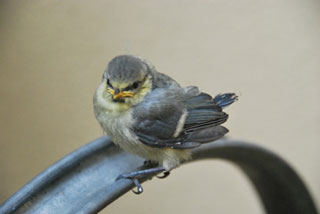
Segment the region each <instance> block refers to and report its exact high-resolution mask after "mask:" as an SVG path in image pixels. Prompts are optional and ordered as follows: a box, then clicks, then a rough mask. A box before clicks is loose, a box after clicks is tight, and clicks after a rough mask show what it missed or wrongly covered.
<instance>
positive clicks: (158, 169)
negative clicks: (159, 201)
mask: <svg viewBox="0 0 320 214" xmlns="http://www.w3.org/2000/svg"><path fill="white" fill-rule="evenodd" d="M164 171H166V170H165V169H164V168H163V167H162V166H159V167H155V168H150V169H143V170H138V171H135V172H129V173H125V174H121V175H119V176H118V177H117V179H116V181H117V180H119V179H130V180H132V181H133V182H134V184H135V185H136V186H137V188H138V189H137V191H133V192H134V193H136V194H140V193H142V192H143V188H142V186H141V184H140V183H139V181H138V178H142V177H143V176H146V175H153V174H158V173H159V172H164Z"/></svg>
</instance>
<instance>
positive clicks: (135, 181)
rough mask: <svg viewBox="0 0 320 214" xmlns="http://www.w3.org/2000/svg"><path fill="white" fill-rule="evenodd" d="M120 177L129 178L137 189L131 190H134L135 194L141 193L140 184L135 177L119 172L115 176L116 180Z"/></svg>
mask: <svg viewBox="0 0 320 214" xmlns="http://www.w3.org/2000/svg"><path fill="white" fill-rule="evenodd" d="M120 179H130V180H131V181H132V182H133V183H134V184H135V185H136V187H137V191H135V190H132V192H134V193H135V194H137V195H138V194H141V193H142V192H143V188H142V186H141V184H140V182H139V181H138V179H137V178H135V177H132V176H130V175H129V174H121V175H119V176H118V177H117V178H116V181H118V180H120Z"/></svg>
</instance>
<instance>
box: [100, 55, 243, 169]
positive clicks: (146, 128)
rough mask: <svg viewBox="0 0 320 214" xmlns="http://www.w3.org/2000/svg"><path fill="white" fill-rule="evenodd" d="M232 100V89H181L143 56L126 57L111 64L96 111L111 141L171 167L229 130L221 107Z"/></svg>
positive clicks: (226, 116) (121, 57)
mask: <svg viewBox="0 0 320 214" xmlns="http://www.w3.org/2000/svg"><path fill="white" fill-rule="evenodd" d="M108 88H109V90H108ZM108 91H113V94H110V92H108ZM128 92H130V93H128ZM114 93H118V95H115V94H114ZM127 94H130V97H127ZM131 94H134V95H133V96H131ZM118 97H120V99H119V98H118ZM115 98H117V99H115ZM236 99H237V96H236V95H235V94H233V93H228V94H221V95H217V96H216V97H215V98H212V97H211V96H210V95H208V94H206V93H201V92H200V91H199V89H198V88H197V87H194V86H191V87H186V88H182V87H181V86H180V85H179V84H178V83H177V82H176V81H174V80H173V79H171V78H170V77H169V76H167V75H165V74H162V73H159V72H157V71H156V70H155V68H154V67H153V66H152V65H151V63H149V62H147V61H146V60H144V59H141V58H139V57H135V56H130V55H124V56H118V57H116V58H114V59H113V60H112V61H111V62H110V63H109V65H108V67H107V69H106V71H105V73H104V75H103V78H102V82H101V83H100V85H99V87H98V89H97V91H96V93H95V96H94V110H95V116H96V118H97V119H98V121H99V122H100V124H101V126H102V128H103V130H104V131H105V132H106V134H107V135H109V136H110V137H111V139H112V140H113V141H114V143H115V144H117V145H119V146H120V147H121V148H123V149H124V150H126V151H128V152H130V153H133V154H136V155H139V156H141V157H143V158H145V159H147V160H152V161H155V162H159V164H160V165H162V166H163V167H164V168H165V169H166V170H168V171H169V170H171V169H172V168H175V167H177V166H178V165H179V163H180V161H182V160H187V159H189V158H191V152H190V149H191V148H194V147H198V146H200V145H201V144H202V143H207V142H211V141H214V140H216V139H219V138H220V137H222V136H224V135H225V134H226V133H227V132H228V130H227V129H226V128H224V127H223V126H221V124H222V123H224V122H225V121H226V120H227V119H228V115H227V114H226V113H225V112H223V111H222V108H223V107H226V106H228V105H230V104H231V103H233V102H234V101H235V100H236Z"/></svg>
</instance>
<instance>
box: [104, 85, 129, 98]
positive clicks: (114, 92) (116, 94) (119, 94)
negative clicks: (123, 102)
mask: <svg viewBox="0 0 320 214" xmlns="http://www.w3.org/2000/svg"><path fill="white" fill-rule="evenodd" d="M107 91H108V92H109V93H110V94H111V95H112V96H113V99H115V100H117V99H123V98H126V97H133V95H134V93H133V92H131V91H119V89H116V90H113V89H111V88H108V89H107Z"/></svg>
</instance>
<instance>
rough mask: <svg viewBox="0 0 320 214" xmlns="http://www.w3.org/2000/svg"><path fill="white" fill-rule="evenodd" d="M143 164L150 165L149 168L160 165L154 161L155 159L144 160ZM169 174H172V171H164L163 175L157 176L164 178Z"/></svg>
mask: <svg viewBox="0 0 320 214" xmlns="http://www.w3.org/2000/svg"><path fill="white" fill-rule="evenodd" d="M143 165H144V166H145V167H148V168H153V167H155V166H158V165H159V163H157V162H154V161H152V160H145V161H144V162H143ZM169 175H170V171H164V172H163V174H162V175H157V176H156V177H157V178H160V179H162V178H166V177H168V176H169Z"/></svg>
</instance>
